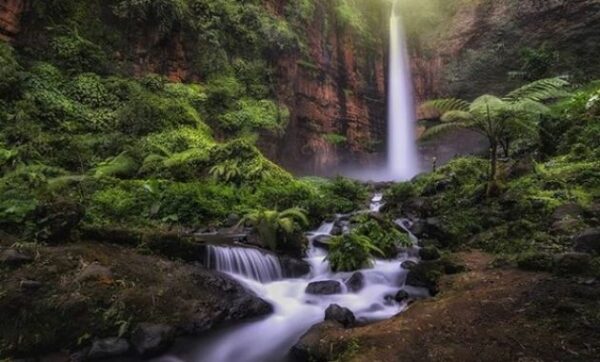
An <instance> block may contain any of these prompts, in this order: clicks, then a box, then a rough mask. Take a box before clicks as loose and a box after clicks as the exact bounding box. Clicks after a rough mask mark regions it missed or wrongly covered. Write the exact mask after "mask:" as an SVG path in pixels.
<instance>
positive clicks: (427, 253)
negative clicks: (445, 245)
mask: <svg viewBox="0 0 600 362" xmlns="http://www.w3.org/2000/svg"><path fill="white" fill-rule="evenodd" d="M419 257H420V258H421V259H423V260H437V259H439V258H440V251H439V250H438V249H437V248H436V247H434V246H427V247H424V248H421V249H420V250H419Z"/></svg>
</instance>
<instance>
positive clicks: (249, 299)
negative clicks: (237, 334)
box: [230, 294, 273, 319]
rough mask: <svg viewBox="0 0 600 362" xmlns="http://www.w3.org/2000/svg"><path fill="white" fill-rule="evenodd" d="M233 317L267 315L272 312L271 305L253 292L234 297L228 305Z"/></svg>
mask: <svg viewBox="0 0 600 362" xmlns="http://www.w3.org/2000/svg"><path fill="white" fill-rule="evenodd" d="M230 308H231V309H230V313H231V315H232V317H233V319H244V318H248V317H254V316H261V315H267V314H269V313H272V312H273V306H272V305H271V304H269V303H267V302H266V301H264V300H263V299H261V298H258V297H257V296H255V295H253V294H248V295H244V296H241V297H238V298H236V299H235V300H234V301H233V302H232V303H231V307H230Z"/></svg>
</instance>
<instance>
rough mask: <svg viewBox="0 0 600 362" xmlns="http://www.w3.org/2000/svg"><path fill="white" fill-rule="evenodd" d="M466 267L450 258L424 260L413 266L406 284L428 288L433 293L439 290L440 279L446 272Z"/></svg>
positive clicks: (460, 270)
mask: <svg viewBox="0 0 600 362" xmlns="http://www.w3.org/2000/svg"><path fill="white" fill-rule="evenodd" d="M464 270H465V267H464V266H463V265H461V264H457V263H455V262H454V261H452V260H451V259H449V258H440V259H439V260H435V261H423V262H421V263H419V264H417V265H415V266H414V267H412V268H411V269H410V270H409V272H408V275H407V276H406V285H409V286H413V287H419V288H426V289H427V290H429V292H430V293H431V294H432V295H435V294H437V292H438V281H439V279H440V278H441V277H442V275H444V274H456V273H460V272H463V271H464Z"/></svg>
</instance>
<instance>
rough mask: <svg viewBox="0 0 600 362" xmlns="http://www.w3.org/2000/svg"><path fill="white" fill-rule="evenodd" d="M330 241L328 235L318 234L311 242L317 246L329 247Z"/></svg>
mask: <svg viewBox="0 0 600 362" xmlns="http://www.w3.org/2000/svg"><path fill="white" fill-rule="evenodd" d="M330 241H331V236H330V235H319V236H317V237H315V238H314V239H313V244H314V245H315V246H318V247H319V248H325V249H327V248H329V243H330Z"/></svg>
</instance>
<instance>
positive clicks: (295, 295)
mask: <svg viewBox="0 0 600 362" xmlns="http://www.w3.org/2000/svg"><path fill="white" fill-rule="evenodd" d="M381 202H382V199H381V195H376V196H375V197H374V198H373V200H372V204H371V208H372V209H373V208H376V207H378V206H379V205H380V204H381ZM346 217H348V216H347V215H339V216H338V218H346ZM333 227H334V223H333V222H330V223H324V224H323V225H321V227H319V228H318V229H317V230H315V231H313V232H310V233H308V234H307V236H308V239H309V241H310V243H309V250H308V251H307V257H306V259H305V260H306V261H307V262H308V263H309V264H310V266H311V272H310V274H308V275H306V276H304V277H301V278H289V279H281V278H279V279H278V278H277V276H278V275H279V274H278V273H280V271H281V266H280V265H279V264H278V260H277V259H276V258H275V257H273V256H272V255H269V254H265V253H261V252H260V251H258V250H256V249H251V248H229V247H211V249H210V255H212V256H211V263H212V264H211V265H212V266H214V268H216V269H217V270H221V271H224V272H227V273H228V274H229V275H231V276H232V277H233V278H235V279H236V280H237V281H239V282H240V283H241V284H243V285H245V286H246V287H247V288H248V289H250V290H252V291H253V292H254V293H256V295H258V296H259V297H261V298H263V299H264V300H266V301H267V302H269V303H271V304H272V305H273V309H274V311H273V313H272V314H271V315H269V316H267V317H265V318H264V319H261V320H258V321H253V322H247V323H242V324H240V325H236V326H233V327H230V328H228V329H225V330H222V331H220V332H217V333H215V334H213V335H211V336H209V337H205V338H202V340H200V341H198V342H196V343H193V345H191V344H190V343H187V344H186V345H185V346H182V347H181V348H176V349H174V350H173V351H172V352H171V353H170V354H169V355H168V356H165V357H162V358H159V359H157V360H156V361H157V362H158V361H160V362H167V361H169V362H177V361H185V362H281V361H285V360H286V355H287V353H288V351H289V350H290V348H291V347H292V346H293V345H294V344H295V343H296V342H297V341H298V340H299V338H300V337H301V336H302V335H303V334H304V333H305V332H306V331H307V330H308V329H309V328H310V327H311V326H313V325H314V324H316V323H319V322H322V321H323V318H324V315H325V309H327V307H328V306H329V305H331V304H333V303H335V304H339V305H340V306H342V307H346V308H349V309H350V310H352V312H354V314H355V316H356V319H357V320H358V321H363V322H364V321H376V320H382V319H386V318H390V317H392V316H394V315H396V314H398V313H399V312H401V311H402V310H404V309H405V308H406V306H407V305H406V303H405V302H403V303H397V302H395V301H393V299H391V298H390V296H391V297H393V296H394V295H395V294H396V293H397V292H398V290H400V289H406V290H409V291H410V292H411V293H413V295H416V294H414V293H418V292H419V291H417V290H414V289H411V288H410V287H407V286H405V285H404V283H405V280H406V274H407V273H408V272H407V270H405V269H403V268H402V266H401V264H402V262H404V261H406V260H413V261H418V259H417V258H416V257H415V255H414V254H413V255H409V254H407V253H404V254H401V255H399V256H398V257H397V258H396V259H394V260H375V261H374V263H373V267H372V268H370V269H364V270H361V271H360V272H362V273H363V275H364V277H365V278H364V281H365V282H364V287H363V289H361V290H360V291H358V292H351V291H349V290H348V289H347V287H346V285H345V281H347V280H348V279H349V278H350V276H351V275H352V274H353V273H334V272H332V271H331V270H330V268H329V262H328V261H327V260H326V256H327V251H326V250H325V249H322V248H319V247H316V246H315V245H314V243H313V241H314V240H315V239H316V238H317V237H319V236H323V235H327V236H331V232H332V230H333ZM215 261H216V263H215ZM247 263H249V265H247ZM274 263H276V266H275V265H273V264H274ZM264 279H270V280H271V281H269V282H261V280H264ZM321 280H336V281H338V282H339V283H340V284H341V285H342V293H340V294H335V295H311V294H307V293H305V290H306V287H307V285H308V284H309V283H311V282H314V281H321Z"/></svg>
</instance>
